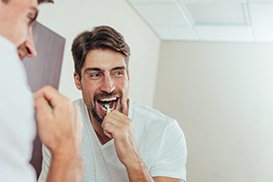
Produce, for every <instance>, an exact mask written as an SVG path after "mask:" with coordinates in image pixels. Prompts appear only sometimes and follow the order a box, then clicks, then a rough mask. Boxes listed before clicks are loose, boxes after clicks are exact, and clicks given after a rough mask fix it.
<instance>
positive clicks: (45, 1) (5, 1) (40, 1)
mask: <svg viewBox="0 0 273 182" xmlns="http://www.w3.org/2000/svg"><path fill="white" fill-rule="evenodd" d="M2 1H3V2H4V3H8V2H9V1H10V0H2ZM41 3H54V1H53V0H38V4H41Z"/></svg>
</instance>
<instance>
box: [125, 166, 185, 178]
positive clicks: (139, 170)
mask: <svg viewBox="0 0 273 182" xmlns="http://www.w3.org/2000/svg"><path fill="white" fill-rule="evenodd" d="M126 170H127V173H128V176H129V180H130V182H185V181H184V180H181V179H176V178H170V177H165V176H157V177H151V176H150V174H149V172H148V170H147V169H146V168H145V166H144V165H143V163H142V162H140V163H138V164H136V165H135V167H131V168H126Z"/></svg>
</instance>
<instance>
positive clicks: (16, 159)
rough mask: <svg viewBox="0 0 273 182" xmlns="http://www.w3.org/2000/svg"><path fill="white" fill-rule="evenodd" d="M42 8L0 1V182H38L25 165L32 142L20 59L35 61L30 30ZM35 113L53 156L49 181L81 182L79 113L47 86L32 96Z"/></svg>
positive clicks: (21, 0)
mask: <svg viewBox="0 0 273 182" xmlns="http://www.w3.org/2000/svg"><path fill="white" fill-rule="evenodd" d="M42 2H51V1H50V0H38V1H37V0H0V57H1V60H0V74H1V76H0V82H1V83H2V84H1V85H2V86H1V89H0V99H1V100H0V125H1V127H0V181H1V182H2V181H3V182H18V181H24V182H25V181H26V182H32V181H36V180H35V178H36V177H35V173H34V170H33V169H32V167H31V165H30V164H29V160H30V157H31V152H32V141H33V139H34V136H35V122H34V111H33V104H32V100H33V98H32V94H31V92H30V91H29V89H28V86H27V84H26V75H25V72H24V71H25V70H24V69H23V67H22V64H21V63H20V62H19V57H20V58H21V59H23V58H24V57H26V56H27V57H35V55H36V50H35V47H34V44H33V40H32V26H33V24H34V23H35V20H36V17H37V15H38V10H37V6H38V4H40V3H42ZM17 49H18V52H17ZM49 106H51V107H49ZM35 107H36V117H37V124H38V130H39V135H40V138H41V140H42V142H43V143H44V145H46V146H47V147H48V148H49V149H50V151H51V152H52V155H53V160H52V163H51V165H50V172H49V176H48V181H62V180H64V181H79V180H80V179H81V171H82V161H81V158H80V144H81V133H82V131H81V129H82V124H81V116H80V112H79V110H78V108H77V107H76V105H74V104H73V103H71V102H70V101H69V100H68V99H67V98H65V97H64V96H62V95H61V94H60V93H58V92H57V91H56V90H55V89H53V88H52V87H49V86H47V87H44V88H42V89H41V90H39V91H38V92H37V93H36V94H35ZM68 149H69V150H68ZM51 171H54V172H57V173H52V172H51Z"/></svg>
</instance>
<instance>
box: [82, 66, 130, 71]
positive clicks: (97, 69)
mask: <svg viewBox="0 0 273 182" xmlns="http://www.w3.org/2000/svg"><path fill="white" fill-rule="evenodd" d="M125 69H126V67H125V66H118V67H115V68H112V69H111V71H114V70H125ZM88 71H101V72H104V71H103V70H102V69H100V68H97V67H90V68H86V69H85V70H84V72H85V73H86V72H88Z"/></svg>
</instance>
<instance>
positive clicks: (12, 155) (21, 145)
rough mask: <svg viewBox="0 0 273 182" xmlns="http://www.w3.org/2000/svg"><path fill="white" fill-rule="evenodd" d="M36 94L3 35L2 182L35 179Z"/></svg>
mask: <svg viewBox="0 0 273 182" xmlns="http://www.w3.org/2000/svg"><path fill="white" fill-rule="evenodd" d="M33 113H34V112H33V103H32V94H31V92H30V91H29V89H28V86H27V82H26V74H25V70H24V68H23V65H22V63H20V60H19V58H18V54H17V50H16V47H15V46H14V45H13V44H12V43H11V42H9V41H8V40H6V39H5V38H3V37H1V36H0V182H18V181H22V182H32V181H35V180H36V177H35V172H34V170H33V168H32V166H31V165H30V164H29V161H30V158H31V153H32V142H33V139H34V135H35V122H34V115H33Z"/></svg>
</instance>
